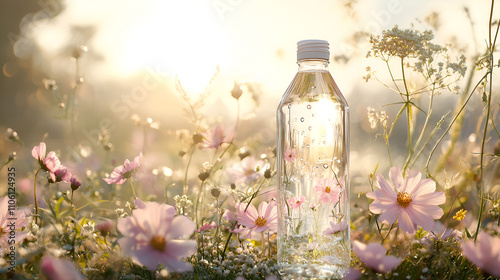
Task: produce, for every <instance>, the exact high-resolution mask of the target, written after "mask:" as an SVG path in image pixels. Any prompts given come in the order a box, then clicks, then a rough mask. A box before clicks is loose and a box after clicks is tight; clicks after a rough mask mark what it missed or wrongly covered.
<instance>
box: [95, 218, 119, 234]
mask: <svg viewBox="0 0 500 280" xmlns="http://www.w3.org/2000/svg"><path fill="white" fill-rule="evenodd" d="M114 225H115V223H114V222H113V221H111V220H108V219H106V220H104V221H102V222H100V223H98V224H97V225H96V228H97V230H98V231H99V232H100V233H101V234H102V236H107V235H108V233H110V232H111V230H113V226H114Z"/></svg>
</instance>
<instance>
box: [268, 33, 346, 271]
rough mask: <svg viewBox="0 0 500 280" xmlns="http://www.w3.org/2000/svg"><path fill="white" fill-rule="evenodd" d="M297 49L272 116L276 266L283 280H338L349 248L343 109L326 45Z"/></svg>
mask: <svg viewBox="0 0 500 280" xmlns="http://www.w3.org/2000/svg"><path fill="white" fill-rule="evenodd" d="M297 46H298V49H297V61H298V65H299V69H298V72H297V74H296V75H295V78H294V79H293V81H292V83H291V84H290V86H289V87H288V89H287V90H286V92H285V94H284V96H283V98H282V100H281V102H280V104H279V106H278V110H277V125H278V144H277V147H278V149H277V154H278V181H279V182H278V219H279V225H278V264H279V265H280V274H281V277H282V278H283V279H287V278H288V279H300V278H309V277H314V278H316V279H317V278H320V279H322V278H331V277H338V278H340V277H342V275H343V274H344V273H345V271H346V270H347V268H348V267H349V262H350V250H351V242H350V213H349V107H348V105H347V102H346V100H345V98H344V96H343V95H342V93H341V92H340V90H339V88H338V87H337V85H336V84H335V81H334V80H333V78H332V76H331V75H330V72H329V71H328V63H329V57H330V52H329V45H328V42H327V41H323V40H303V41H300V42H298V44H297Z"/></svg>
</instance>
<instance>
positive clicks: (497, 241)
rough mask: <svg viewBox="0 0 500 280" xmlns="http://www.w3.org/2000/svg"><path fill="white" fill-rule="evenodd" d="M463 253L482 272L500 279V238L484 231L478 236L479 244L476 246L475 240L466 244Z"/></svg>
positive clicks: (463, 245) (463, 246)
mask: <svg viewBox="0 0 500 280" xmlns="http://www.w3.org/2000/svg"><path fill="white" fill-rule="evenodd" d="M462 251H463V254H464V256H465V257H466V258H467V259H469V260H470V261H471V262H473V263H474V264H476V265H477V266H478V267H479V268H480V269H481V270H482V271H484V272H486V273H488V274H490V275H492V276H494V277H497V278H500V265H499V264H500V237H498V236H495V237H493V236H491V235H489V234H488V233H486V232H484V231H482V232H480V233H479V235H478V236H477V243H475V244H474V241H473V240H468V241H466V242H464V243H463V244H462Z"/></svg>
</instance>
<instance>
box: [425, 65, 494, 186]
mask: <svg viewBox="0 0 500 280" xmlns="http://www.w3.org/2000/svg"><path fill="white" fill-rule="evenodd" d="M487 75H488V73H486V74H485V75H484V76H483V77H482V78H481V79H480V80H479V82H477V84H476V86H474V88H473V89H472V90H471V92H470V93H469V96H468V97H467V98H466V99H465V101H464V103H463V104H462V107H461V108H460V110H459V111H458V113H457V114H456V115H455V117H454V118H453V120H452V121H451V122H450V124H449V125H448V127H447V128H446V130H445V131H444V132H443V134H442V135H441V137H439V139H438V140H437V141H436V144H434V147H433V148H432V150H431V152H430V154H429V157H427V162H426V164H425V169H426V173H427V177H430V178H432V177H433V176H432V175H431V174H430V172H429V164H430V163H431V158H432V155H433V154H434V152H435V151H436V149H437V147H438V146H439V144H440V143H441V141H442V140H443V138H444V137H445V136H446V134H448V131H450V129H451V127H452V126H453V124H454V123H455V121H456V120H457V119H458V118H459V117H460V114H461V113H462V111H463V110H464V109H465V107H466V106H467V104H468V103H469V101H470V99H471V97H472V96H473V95H474V92H475V91H476V89H477V87H478V86H479V85H481V83H482V81H483V80H484V79H485V78H486V77H487Z"/></svg>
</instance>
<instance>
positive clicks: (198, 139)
mask: <svg viewBox="0 0 500 280" xmlns="http://www.w3.org/2000/svg"><path fill="white" fill-rule="evenodd" d="M193 142H194V143H195V144H199V143H201V142H203V135H201V134H199V133H196V134H194V135H193Z"/></svg>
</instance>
